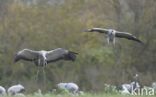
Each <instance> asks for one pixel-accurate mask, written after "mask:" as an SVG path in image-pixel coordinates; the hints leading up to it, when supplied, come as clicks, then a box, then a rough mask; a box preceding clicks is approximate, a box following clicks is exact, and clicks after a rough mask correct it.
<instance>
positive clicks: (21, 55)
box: [14, 49, 38, 62]
mask: <svg viewBox="0 0 156 97" xmlns="http://www.w3.org/2000/svg"><path fill="white" fill-rule="evenodd" d="M37 57H38V52H37V51H33V50H30V49H24V50H21V51H19V52H18V53H17V54H16V56H15V58H14V62H17V61H19V60H21V59H22V60H26V61H33V60H35V59H36V58H37Z"/></svg>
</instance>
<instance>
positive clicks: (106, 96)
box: [26, 93, 156, 97]
mask: <svg viewBox="0 0 156 97" xmlns="http://www.w3.org/2000/svg"><path fill="white" fill-rule="evenodd" d="M72 96H74V95H69V94H57V95H54V94H44V95H39V94H33V95H26V97H72ZM76 97H150V96H149V95H143V96H142V95H121V94H104V93H97V94H96V93H85V94H83V95H79V96H76ZM151 97H156V95H152V96H151Z"/></svg>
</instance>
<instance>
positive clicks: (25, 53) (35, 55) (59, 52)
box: [14, 48, 78, 66]
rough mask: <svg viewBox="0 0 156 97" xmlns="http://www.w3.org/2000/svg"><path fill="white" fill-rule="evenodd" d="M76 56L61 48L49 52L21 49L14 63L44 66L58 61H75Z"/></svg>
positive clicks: (74, 53)
mask: <svg viewBox="0 0 156 97" xmlns="http://www.w3.org/2000/svg"><path fill="white" fill-rule="evenodd" d="M77 54H78V53H76V52H73V51H69V50H66V49H63V48H57V49H54V50H51V51H45V50H41V51H35V50H30V49H23V50H21V51H19V52H17V54H16V56H15V58H14V62H17V61H19V60H26V61H31V62H34V63H35V65H36V66H46V65H47V64H48V63H50V62H55V61H58V60H68V61H75V59H76V55H77Z"/></svg>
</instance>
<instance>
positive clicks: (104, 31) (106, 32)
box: [86, 28, 109, 34]
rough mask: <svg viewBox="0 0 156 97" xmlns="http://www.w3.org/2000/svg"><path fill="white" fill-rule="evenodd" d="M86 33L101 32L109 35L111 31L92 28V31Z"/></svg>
mask: <svg viewBox="0 0 156 97" xmlns="http://www.w3.org/2000/svg"><path fill="white" fill-rule="evenodd" d="M86 32H99V33H105V34H108V32H109V29H103V28H92V29H88V30H86Z"/></svg>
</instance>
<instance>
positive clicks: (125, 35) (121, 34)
mask: <svg viewBox="0 0 156 97" xmlns="http://www.w3.org/2000/svg"><path fill="white" fill-rule="evenodd" d="M115 36H116V37H119V38H126V39H129V40H134V41H137V42H139V43H143V42H142V41H141V40H139V39H138V38H136V37H135V36H134V35H132V34H130V33H127V32H116V33H115Z"/></svg>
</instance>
